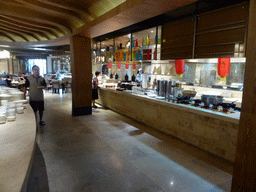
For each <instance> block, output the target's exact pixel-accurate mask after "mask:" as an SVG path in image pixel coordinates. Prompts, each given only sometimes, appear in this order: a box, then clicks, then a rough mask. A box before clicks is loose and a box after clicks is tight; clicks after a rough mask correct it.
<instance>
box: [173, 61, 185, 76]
mask: <svg viewBox="0 0 256 192" xmlns="http://www.w3.org/2000/svg"><path fill="white" fill-rule="evenodd" d="M175 70H176V73H177V74H178V78H182V77H183V73H184V72H185V59H176V60H175Z"/></svg>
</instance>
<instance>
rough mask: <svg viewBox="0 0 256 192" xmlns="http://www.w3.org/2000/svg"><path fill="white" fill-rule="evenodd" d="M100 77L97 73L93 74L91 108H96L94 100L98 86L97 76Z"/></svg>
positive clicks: (96, 96)
mask: <svg viewBox="0 0 256 192" xmlns="http://www.w3.org/2000/svg"><path fill="white" fill-rule="evenodd" d="M99 75H100V72H99V71H96V72H95V76H96V77H94V78H93V79H92V107H93V108H97V106H96V105H95V99H98V85H99V81H98V76H99Z"/></svg>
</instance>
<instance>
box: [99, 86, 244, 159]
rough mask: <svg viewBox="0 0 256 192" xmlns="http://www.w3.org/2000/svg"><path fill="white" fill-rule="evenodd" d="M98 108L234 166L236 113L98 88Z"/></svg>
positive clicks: (238, 116) (237, 113) (237, 120)
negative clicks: (100, 106) (208, 153)
mask: <svg viewBox="0 0 256 192" xmlns="http://www.w3.org/2000/svg"><path fill="white" fill-rule="evenodd" d="M97 101H98V103H99V104H101V105H103V106H104V107H108V108H110V109H112V110H113V111H116V112H118V113H120V114H123V115H125V116H128V117H130V118H133V119H135V120H137V121H139V122H142V123H144V124H146V125H148V126H150V127H153V128H155V129H157V130H159V131H161V132H164V133H166V134H169V135H172V136H174V137H176V138H179V139H181V140H183V141H185V142H187V143H190V144H192V145H194V146H197V147H199V148H201V149H203V150H206V151H208V152H210V153H213V154H215V155H217V156H220V157H222V158H225V159H227V160H229V161H232V162H234V159H235V150H236V143H237V134H238V126H239V119H240V112H236V111H235V112H234V113H230V114H227V113H224V112H219V111H214V110H209V109H203V108H201V107H195V106H190V105H186V104H177V103H170V102H167V101H165V100H157V99H153V98H150V97H148V96H146V95H136V94H132V93H129V92H124V91H117V90H114V89H106V88H99V99H98V100H97Z"/></svg>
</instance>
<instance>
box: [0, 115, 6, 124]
mask: <svg viewBox="0 0 256 192" xmlns="http://www.w3.org/2000/svg"><path fill="white" fill-rule="evenodd" d="M5 120H6V116H5V114H0V124H3V123H5Z"/></svg>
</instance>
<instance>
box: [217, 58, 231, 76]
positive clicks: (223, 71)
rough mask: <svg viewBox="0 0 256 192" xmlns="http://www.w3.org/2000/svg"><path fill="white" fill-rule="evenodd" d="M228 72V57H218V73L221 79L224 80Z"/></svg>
mask: <svg viewBox="0 0 256 192" xmlns="http://www.w3.org/2000/svg"><path fill="white" fill-rule="evenodd" d="M229 72H230V57H225V58H218V75H219V76H220V77H221V78H220V79H221V81H226V77H227V76H228V74H229Z"/></svg>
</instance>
